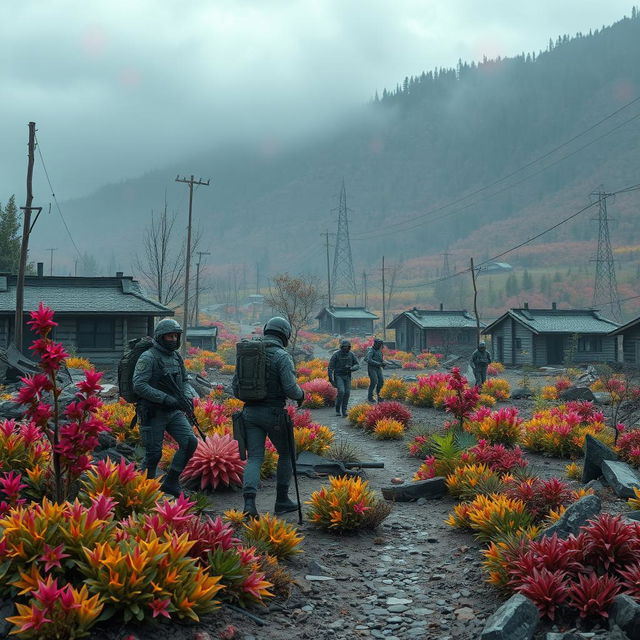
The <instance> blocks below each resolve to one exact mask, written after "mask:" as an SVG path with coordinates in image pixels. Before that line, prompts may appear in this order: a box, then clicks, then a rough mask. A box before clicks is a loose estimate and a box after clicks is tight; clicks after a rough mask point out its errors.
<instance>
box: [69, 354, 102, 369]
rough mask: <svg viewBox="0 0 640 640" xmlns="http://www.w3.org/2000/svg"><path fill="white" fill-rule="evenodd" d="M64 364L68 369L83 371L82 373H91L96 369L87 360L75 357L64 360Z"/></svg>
mask: <svg viewBox="0 0 640 640" xmlns="http://www.w3.org/2000/svg"><path fill="white" fill-rule="evenodd" d="M64 363H65V364H66V365H67V368H68V369H83V370H84V371H93V370H94V369H95V368H96V367H95V365H94V364H92V363H91V361H89V360H88V359H87V358H78V357H76V356H70V357H69V358H66V359H65V361H64Z"/></svg>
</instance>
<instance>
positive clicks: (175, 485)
mask: <svg viewBox="0 0 640 640" xmlns="http://www.w3.org/2000/svg"><path fill="white" fill-rule="evenodd" d="M179 477H180V472H179V471H174V470H173V469H169V471H167V475H165V477H164V480H163V481H162V484H161V485H160V490H161V491H164V492H165V493H168V494H169V495H171V496H173V497H174V498H179V497H180V494H181V493H184V491H183V490H182V487H181V486H180V483H179V482H178V478H179Z"/></svg>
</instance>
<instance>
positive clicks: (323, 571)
mask: <svg viewBox="0 0 640 640" xmlns="http://www.w3.org/2000/svg"><path fill="white" fill-rule="evenodd" d="M307 569H309V572H310V573H312V574H313V575H314V576H326V575H327V574H328V573H331V572H330V571H329V569H327V567H325V566H323V565H321V564H320V563H319V562H316V561H315V560H309V562H307Z"/></svg>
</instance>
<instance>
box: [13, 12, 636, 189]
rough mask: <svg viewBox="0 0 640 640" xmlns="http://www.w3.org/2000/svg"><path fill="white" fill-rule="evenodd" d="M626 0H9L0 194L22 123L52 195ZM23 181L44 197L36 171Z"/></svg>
mask: <svg viewBox="0 0 640 640" xmlns="http://www.w3.org/2000/svg"><path fill="white" fill-rule="evenodd" d="M629 10H630V5H629V3H628V1H627V0H624V1H619V0H610V1H609V2H607V3H602V2H600V1H596V0H591V1H585V0H563V2H561V3H558V2H557V1H553V0H539V1H538V2H536V3H530V2H526V3H525V2H512V1H511V2H508V1H507V0H489V1H488V2H477V0H450V1H449V2H444V1H443V0H438V1H434V0H287V1H285V0H208V1H205V0H191V1H187V2H171V1H169V0H136V2H130V1H129V0H93V1H92V2H86V1H80V0H48V1H46V2H45V1H44V0H22V1H21V2H19V3H17V2H4V3H2V4H1V5H0V73H1V76H2V90H1V94H0V95H1V96H2V99H1V100H0V140H1V145H2V146H1V148H2V154H1V155H0V200H4V199H6V197H8V195H9V194H11V193H14V192H15V193H16V194H17V196H18V200H19V201H22V200H23V199H24V195H23V194H24V174H25V167H26V139H27V127H26V125H27V122H28V121H29V120H35V121H36V122H37V124H38V128H39V139H40V141H41V145H42V151H43V153H44V154H45V160H46V162H47V168H48V169H49V173H50V175H51V178H52V180H53V183H54V188H55V189H56V191H57V196H58V198H59V199H64V198H66V197H72V196H76V195H80V194H84V193H87V192H89V191H91V190H92V189H94V188H96V187H98V186H100V185H102V184H105V183H108V182H113V181H118V180H120V179H123V178H126V177H130V176H134V175H140V174H142V173H144V172H146V171H149V170H152V169H154V168H159V167H163V166H168V165H171V164H174V163H175V162H176V161H179V160H180V158H182V157H188V156H190V155H191V154H193V153H198V152H200V151H203V150H205V149H208V148H210V147H212V146H214V145H215V144H218V143H224V142H229V141H233V140H238V141H242V142H245V143H249V144H253V145H255V146H256V147H257V148H261V149H265V150H269V149H272V148H277V147H278V146H281V145H284V144H286V143H287V142H289V141H291V140H295V139H298V138H300V137H301V136H304V135H307V134H310V133H314V132H318V131H322V130H324V129H326V128H329V127H332V126H335V125H336V124H337V123H339V122H340V121H341V119H343V118H346V117H349V115H351V114H353V113H354V112H355V111H356V110H357V109H358V107H359V106H360V105H362V104H363V103H364V102H366V101H367V100H368V99H369V98H371V97H372V96H373V94H374V92H375V91H376V89H377V90H378V91H381V90H382V89H383V88H384V87H387V88H393V87H394V86H395V84H396V83H397V82H401V81H402V78H403V77H404V76H405V75H415V74H419V73H421V72H422V71H423V70H428V69H431V68H433V67H438V66H453V65H455V64H456V62H457V60H458V58H462V59H463V60H473V59H480V58H482V56H484V55H486V56H488V57H493V56H496V55H503V56H504V55H513V54H515V53H519V52H521V51H531V50H539V49H542V48H544V47H545V46H546V44H547V41H548V39H549V38H550V37H552V38H554V39H555V37H556V36H557V35H558V34H562V33H569V34H573V33H575V32H576V31H583V32H586V31H588V30H589V29H590V28H597V27H599V26H601V25H602V24H609V23H611V22H613V21H615V20H617V19H619V18H621V17H622V16H623V15H624V13H625V12H628V11H629ZM36 181H37V185H36V189H37V190H38V189H39V192H38V193H37V194H36V195H38V194H39V195H41V196H42V197H43V198H46V192H48V188H47V187H46V186H45V183H44V177H43V175H42V172H41V171H37V173H36Z"/></svg>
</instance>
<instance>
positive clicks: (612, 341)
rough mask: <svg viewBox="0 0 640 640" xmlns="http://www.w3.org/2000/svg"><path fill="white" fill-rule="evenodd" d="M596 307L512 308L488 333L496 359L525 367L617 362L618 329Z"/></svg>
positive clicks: (493, 324) (488, 329)
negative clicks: (613, 331)
mask: <svg viewBox="0 0 640 640" xmlns="http://www.w3.org/2000/svg"><path fill="white" fill-rule="evenodd" d="M618 326H619V325H618V324H617V323H616V322H614V321H613V320H609V319H607V318H604V317H603V316H601V315H600V313H598V311H597V310H595V309H558V308H557V307H556V305H555V303H554V304H553V305H552V307H551V309H529V306H528V305H527V304H525V305H524V307H522V308H518V309H509V311H507V312H506V313H504V314H503V315H501V316H500V317H499V318H498V319H497V320H495V321H494V322H492V323H491V324H490V325H489V326H488V327H487V328H486V329H485V330H484V333H485V334H488V335H490V336H491V348H492V352H493V353H492V355H493V359H494V360H498V361H499V362H502V363H504V364H508V365H514V366H521V365H532V366H537V367H541V366H546V365H559V364H564V363H565V362H566V361H571V362H576V363H578V362H614V361H615V360H616V338H615V337H613V336H612V335H611V332H612V330H615V329H617V328H618Z"/></svg>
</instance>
